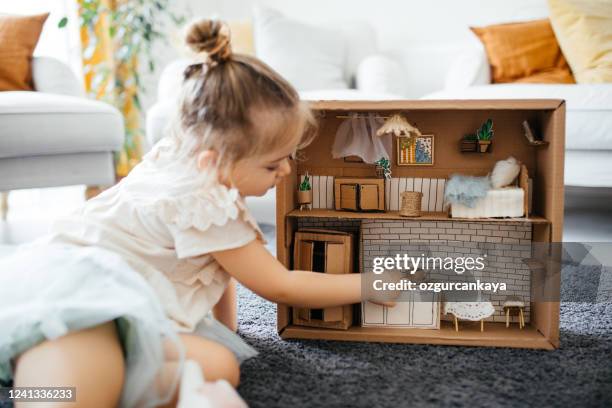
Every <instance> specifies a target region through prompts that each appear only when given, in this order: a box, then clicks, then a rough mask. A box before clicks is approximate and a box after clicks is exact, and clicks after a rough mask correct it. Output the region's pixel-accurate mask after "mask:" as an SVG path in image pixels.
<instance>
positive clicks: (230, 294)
mask: <svg viewBox="0 0 612 408" xmlns="http://www.w3.org/2000/svg"><path fill="white" fill-rule="evenodd" d="M213 314H214V315H215V318H216V319H217V320H218V321H220V322H221V323H223V324H224V325H225V326H226V327H227V328H228V329H230V330H231V331H234V332H235V331H236V330H238V300H237V296H236V280H235V279H234V278H232V279H230V281H229V282H228V284H227V287H226V288H225V292H223V296H221V299H219V302H217V304H216V305H215V307H214V308H213Z"/></svg>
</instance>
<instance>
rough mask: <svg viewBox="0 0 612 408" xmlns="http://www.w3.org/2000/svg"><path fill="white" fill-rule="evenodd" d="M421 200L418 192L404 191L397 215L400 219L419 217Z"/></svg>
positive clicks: (421, 194) (421, 196) (421, 197)
mask: <svg viewBox="0 0 612 408" xmlns="http://www.w3.org/2000/svg"><path fill="white" fill-rule="evenodd" d="M422 199H423V193H421V192H419V191H404V192H403V193H402V207H401V208H400V212H399V215H401V216H402V217H420V216H421V200H422Z"/></svg>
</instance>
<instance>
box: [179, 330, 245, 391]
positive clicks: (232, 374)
mask: <svg viewBox="0 0 612 408" xmlns="http://www.w3.org/2000/svg"><path fill="white" fill-rule="evenodd" d="M182 337H183V343H184V344H185V348H186V350H187V358H188V359H191V360H195V361H196V362H197V363H198V364H199V365H200V367H202V371H203V372H204V379H205V380H206V381H216V380H221V379H223V380H227V381H228V382H229V383H230V384H231V385H232V386H233V387H237V386H238V384H239V383H240V363H239V362H238V359H237V358H236V356H235V355H234V353H232V352H231V351H230V350H229V349H228V348H226V347H224V346H222V345H221V344H219V343H216V342H214V341H210V340H206V339H202V338H199V337H196V336H182Z"/></svg>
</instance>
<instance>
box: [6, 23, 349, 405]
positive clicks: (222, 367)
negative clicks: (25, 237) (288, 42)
mask: <svg viewBox="0 0 612 408" xmlns="http://www.w3.org/2000/svg"><path fill="white" fill-rule="evenodd" d="M186 40H187V43H188V45H189V46H190V47H191V48H192V49H193V50H195V51H196V52H197V53H200V54H201V55H203V56H204V59H203V62H200V63H197V64H194V65H191V66H189V67H188V68H187V69H186V71H185V73H184V84H183V89H182V96H181V99H180V101H179V112H178V115H177V119H176V124H175V127H174V132H172V134H171V135H169V136H168V137H167V138H165V139H164V140H162V141H160V142H159V143H158V144H157V145H155V146H154V147H153V149H152V150H151V151H150V152H149V153H148V154H147V155H146V156H145V157H144V158H143V161H142V162H141V163H140V164H139V165H138V166H136V167H135V168H134V169H133V170H132V172H131V173H130V174H129V176H128V177H126V178H124V179H123V180H121V182H120V183H118V184H117V185H115V186H114V187H112V188H110V189H108V190H106V191H104V192H103V193H102V194H100V195H99V196H97V197H95V198H94V199H92V200H89V201H88V202H86V203H85V205H84V207H83V208H82V209H81V210H80V211H78V212H77V213H75V214H72V215H71V216H68V217H64V218H61V219H59V220H58V221H57V222H56V223H55V224H54V226H53V228H52V232H51V234H49V235H48V236H46V237H44V238H43V239H40V240H37V241H36V242H34V243H32V244H28V245H25V246H22V247H20V248H19V249H18V250H17V251H16V253H14V254H12V255H10V256H8V257H5V258H3V259H1V260H0V331H1V333H0V381H2V382H4V383H5V384H6V383H8V382H10V381H11V380H12V381H13V382H14V386H15V387H23V386H68V385H69V386H72V387H76V402H69V403H66V405H65V406H69V407H73V408H74V407H94V406H95V407H111V406H116V405H118V404H120V405H122V406H126V407H133V406H152V405H159V404H166V403H170V404H172V403H173V402H172V401H175V398H176V395H175V394H176V389H177V383H178V381H179V376H178V372H179V370H180V367H181V366H182V363H183V361H184V359H189V360H194V361H195V362H197V363H198V364H199V365H200V366H201V369H202V370H203V374H204V378H205V379H206V380H207V381H213V380H217V379H225V380H227V381H229V382H230V383H231V384H232V385H234V386H236V385H237V384H238V380H239V361H241V360H243V359H244V358H248V357H250V356H253V355H254V354H256V352H255V351H254V350H253V349H252V348H251V347H250V346H248V345H247V344H246V343H244V342H243V341H242V340H241V339H240V337H238V336H237V335H236V334H235V333H234V331H235V329H236V316H235V315H236V306H235V305H236V300H235V296H236V295H235V286H234V283H233V279H235V280H237V281H238V282H240V283H241V284H242V285H244V286H246V287H247V288H249V289H251V290H252V291H253V292H255V293H257V294H258V295H260V296H262V297H264V298H265V299H268V300H270V301H273V302H277V303H282V304H288V305H294V306H303V307H310V308H324V307H328V306H337V305H345V304H350V303H357V302H359V301H360V300H361V286H360V275H359V274H348V275H328V274H321V273H313V272H307V271H288V270H287V269H286V268H285V267H284V266H283V265H282V264H281V263H280V262H279V261H278V260H276V259H275V258H274V257H273V256H272V255H271V254H270V253H269V252H268V251H267V250H266V249H265V247H264V240H263V236H262V233H261V231H260V229H259V228H258V226H257V223H256V222H255V220H254V219H253V217H252V216H251V215H250V214H249V211H248V209H247V207H246V206H245V202H244V199H243V197H245V196H261V195H263V194H265V193H266V191H267V190H268V189H270V188H272V187H274V185H275V184H277V183H278V182H279V181H280V180H281V179H282V178H283V177H284V176H286V175H287V174H289V173H290V172H291V164H290V162H291V160H292V158H293V157H294V154H295V152H296V150H298V149H300V148H301V147H304V146H305V145H307V144H308V142H309V141H310V139H311V137H312V135H313V130H314V126H313V125H314V120H313V117H312V114H311V112H310V111H309V110H308V109H307V107H306V106H305V105H304V104H303V103H302V102H300V100H299V97H298V95H297V93H296V91H295V90H294V89H293V88H292V87H291V86H290V85H289V84H288V83H287V82H286V81H285V80H284V79H283V78H281V77H280V76H279V75H278V74H277V73H276V72H274V71H273V70H272V69H271V68H269V67H268V66H267V65H265V64H263V63H262V62H260V61H259V60H257V59H255V58H252V57H248V56H245V55H237V54H232V52H231V50H230V44H229V35H228V32H227V29H226V27H225V26H224V25H223V24H221V23H219V22H216V21H210V20H204V21H200V22H197V23H194V24H193V25H191V26H190V28H189V30H188V34H187V37H186ZM213 312H214V316H215V317H216V319H215V318H213V317H212V313H213ZM219 321H220V322H222V323H223V324H224V325H223V324H221V323H219ZM226 326H227V327H226ZM228 328H229V329H228ZM57 406H63V405H61V404H60V403H58V404H57Z"/></svg>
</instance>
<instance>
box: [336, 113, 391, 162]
mask: <svg viewBox="0 0 612 408" xmlns="http://www.w3.org/2000/svg"><path fill="white" fill-rule="evenodd" d="M383 123H384V120H383V119H381V118H380V117H378V116H377V115H375V114H372V113H370V114H368V115H367V116H366V115H363V114H356V113H352V114H351V115H350V118H349V119H346V120H345V121H344V122H342V123H341V124H340V126H339V127H338V130H337V131H336V137H335V139H334V145H333V146H332V157H333V158H334V159H339V158H342V157H347V156H359V157H361V158H362V159H363V161H364V162H366V163H374V162H375V161H377V160H379V159H380V158H382V157H384V158H385V159H389V157H390V152H392V151H393V146H392V136H390V135H385V136H382V137H379V136H376V131H377V130H378V128H380V127H381V126H382V125H383Z"/></svg>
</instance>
